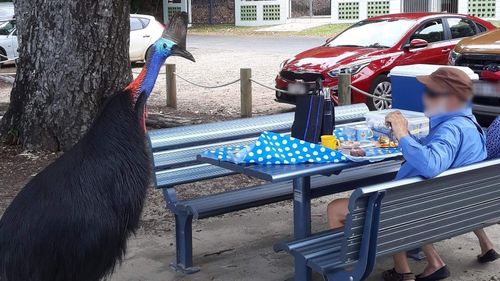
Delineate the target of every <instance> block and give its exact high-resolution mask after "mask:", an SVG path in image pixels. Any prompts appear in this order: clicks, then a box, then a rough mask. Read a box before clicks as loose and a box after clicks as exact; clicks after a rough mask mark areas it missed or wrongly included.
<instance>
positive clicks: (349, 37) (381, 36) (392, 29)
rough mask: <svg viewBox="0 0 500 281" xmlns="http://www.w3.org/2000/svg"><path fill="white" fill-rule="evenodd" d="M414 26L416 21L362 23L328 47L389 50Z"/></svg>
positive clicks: (334, 40)
mask: <svg viewBox="0 0 500 281" xmlns="http://www.w3.org/2000/svg"><path fill="white" fill-rule="evenodd" d="M414 24H415V21H414V20H407V19H398V20H386V19H384V20H365V21H361V22H358V23H356V24H354V25H353V26H351V27H350V28H349V29H347V30H346V31H344V32H343V33H341V34H339V35H338V36H337V37H335V38H334V39H333V40H332V41H330V42H328V44H327V46H329V47H370V48H389V47H392V46H394V45H395V44H396V43H397V42H398V41H399V40H400V39H401V38H402V37H403V36H404V35H405V34H406V33H407V32H408V30H409V29H410V28H411V27H412V26H413V25H414Z"/></svg>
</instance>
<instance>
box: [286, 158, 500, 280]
mask: <svg viewBox="0 0 500 281" xmlns="http://www.w3.org/2000/svg"><path fill="white" fill-rule="evenodd" d="M499 170H500V160H492V161H487V162H483V163H479V164H474V165H471V166H468V167H462V168H457V169H453V170H449V171H447V172H445V173H443V174H442V175H440V176H438V177H436V178H433V179H428V180H424V179H421V178H412V179H405V180H399V181H393V182H391V183H385V184H377V185H374V186H370V187H366V188H359V189H356V190H355V191H354V193H353V194H352V196H351V198H350V199H349V215H348V217H347V219H346V226H345V227H344V229H343V230H331V231H326V232H323V233H320V234H317V235H314V236H312V237H309V238H306V239H302V240H299V241H293V242H290V243H288V244H286V246H285V247H284V249H285V250H286V251H288V252H289V253H291V254H292V255H294V256H295V257H299V258H303V259H305V260H306V261H307V265H308V266H309V267H310V268H312V269H313V270H314V271H316V272H319V273H321V274H323V275H324V276H325V277H326V278H327V279H328V280H335V281H337V280H364V279H365V278H367V277H368V275H369V274H370V273H371V271H372V269H373V267H374V264H375V259H376V257H380V256H385V255H391V254H395V253H398V252H402V251H408V250H411V249H415V248H418V247H421V246H423V245H426V244H429V243H433V242H438V241H442V240H444V239H448V238H452V237H455V236H458V235H462V234H465V233H468V232H471V231H473V230H475V229H478V228H482V227H486V226H489V225H493V224H496V223H499V222H500V174H499V173H498V171H499ZM343 231H344V232H343ZM349 267H352V268H354V269H353V270H349V271H348V270H346V268H349ZM350 278H352V279H350Z"/></svg>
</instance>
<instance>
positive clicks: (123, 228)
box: [0, 13, 194, 281]
mask: <svg viewBox="0 0 500 281" xmlns="http://www.w3.org/2000/svg"><path fill="white" fill-rule="evenodd" d="M187 22H188V17H187V14H186V13H178V14H175V15H174V16H173V17H172V18H171V20H170V22H169V27H168V28H167V29H166V30H165V32H164V34H163V36H162V38H160V39H158V40H157V41H156V42H155V43H154V44H153V46H152V48H151V50H152V52H151V55H150V56H149V57H148V62H147V63H146V65H145V66H144V68H143V70H142V72H141V74H139V76H138V77H137V78H136V79H135V80H134V81H133V82H132V83H131V84H130V85H129V86H128V87H127V88H126V89H125V90H123V91H122V92H120V93H117V94H115V95H114V96H112V97H110V98H109V99H108V101H107V102H106V103H105V106H104V108H103V109H102V111H101V112H100V114H99V117H97V119H96V121H95V122H94V124H93V126H92V127H91V129H90V130H89V132H88V133H87V134H86V135H85V136H84V137H83V139H82V140H80V141H79V142H78V143H77V144H76V145H75V146H74V147H73V148H72V149H71V150H69V151H68V152H66V153H65V154H64V155H63V156H61V157H60V158H59V159H57V160H56V161H55V162H54V163H52V164H51V165H49V166H48V167H47V168H45V169H44V170H43V171H42V172H40V173H39V174H38V175H37V176H36V177H34V178H33V179H32V180H31V181H30V182H29V183H28V184H27V185H26V186H25V187H24V188H23V189H22V190H21V192H20V193H19V194H18V195H17V197H16V198H14V200H13V201H12V203H11V204H10V206H9V207H8V208H7V210H6V211H5V213H4V215H3V217H2V218H1V219H0V281H97V280H100V279H102V278H103V277H105V276H106V275H107V274H110V273H111V272H112V271H113V269H114V267H115V264H116V263H117V262H118V261H120V260H121V259H122V257H123V255H124V253H125V247H126V241H127V238H128V237H129V236H130V234H131V233H133V232H134V230H136V229H137V227H138V224H139V217H140V215H141V211H142V207H143V203H144V198H145V196H146V189H147V187H148V181H149V178H150V163H151V162H150V160H149V158H148V149H147V146H146V143H145V142H146V140H145V131H146V126H145V120H144V118H145V117H144V112H145V106H146V101H147V98H148V97H149V95H150V94H151V91H152V90H153V87H154V84H155V81H156V78H157V77H158V73H159V71H160V68H161V66H162V65H163V63H164V62H165V60H166V59H167V58H168V57H169V56H181V57H184V58H187V59H189V60H193V61H194V58H193V56H192V55H191V54H190V53H189V52H188V51H187V50H186V49H185V42H186V38H185V37H186V31H187Z"/></svg>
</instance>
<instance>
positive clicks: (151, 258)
mask: <svg viewBox="0 0 500 281" xmlns="http://www.w3.org/2000/svg"><path fill="white" fill-rule="evenodd" d="M322 41H323V39H322V38H287V37H284V38H258V37H257V38H253V37H252V38H251V39H249V38H238V37H221V36H209V37H204V36H192V37H190V39H189V42H188V46H189V47H188V48H189V49H190V51H192V53H193V54H194V56H195V57H196V58H197V61H198V62H197V63H196V64H193V63H190V62H187V61H185V60H182V59H179V58H173V59H171V60H170V62H171V63H176V64H177V72H178V73H179V74H181V75H183V76H186V77H189V78H190V79H192V80H193V81H195V82H197V83H201V84H209V85H216V84H222V83H224V82H228V81H231V80H234V79H236V78H238V75H239V68H240V67H250V68H252V69H253V71H254V78H255V79H257V80H259V81H262V82H263V83H266V84H267V85H273V79H274V76H275V75H276V72H277V71H278V66H279V64H280V63H281V61H282V60H284V59H286V58H288V57H290V56H293V55H294V54H295V53H297V52H298V51H299V50H303V49H306V48H307V47H312V46H316V45H319V44H320V43H321V42H322ZM11 70H12V69H11ZM139 70H140V69H139V68H134V72H138V71H139ZM5 71H7V70H5ZM9 93H10V89H9V85H5V84H2V83H0V103H5V102H8V100H9V97H8V96H9ZM178 93H179V94H178V104H179V111H177V112H173V114H176V113H177V114H179V115H181V114H182V113H184V114H187V113H189V114H194V115H188V116H197V115H198V116H203V115H206V114H210V116H213V119H211V120H210V121H214V120H221V119H226V118H232V117H235V116H237V115H238V114H239V84H236V85H233V86H231V87H227V88H222V89H217V90H206V89H198V88H194V87H192V86H190V85H188V84H187V83H185V82H183V81H178ZM273 99H274V93H273V92H272V91H269V90H265V89H263V88H260V87H257V86H255V87H254V110H255V112H256V113H257V114H270V113H276V112H281V111H284V110H289V109H290V108H291V107H290V106H288V105H282V104H277V103H275V102H274V101H273ZM164 104H165V77H164V74H162V75H160V78H159V80H158V83H157V86H156V87H155V89H154V94H153V95H152V100H151V101H150V105H152V106H153V107H154V108H156V109H157V110H160V111H161V110H162V107H163V105H164ZM55 157H57V155H37V154H29V153H28V154H26V153H23V152H22V151H18V150H16V149H11V148H5V147H0V158H1V161H0V174H1V175H2V177H0V196H1V197H0V214H1V213H3V211H4V209H5V207H6V206H7V205H8V203H9V202H10V200H12V198H13V197H14V196H15V194H16V193H17V192H18V191H19V190H20V188H22V186H24V184H25V183H26V182H27V181H28V180H29V179H30V178H31V177H32V176H33V175H35V174H36V173H37V172H38V171H40V170H41V169H42V168H43V167H44V166H45V165H47V164H48V163H50V162H51V161H52V160H53V159H54V158H55ZM5 175H8V176H7V177H6V176H5ZM255 183H256V181H254V180H252V179H250V178H248V177H245V176H233V177H229V178H223V179H218V180H211V181H205V182H200V183H195V184H189V185H184V186H182V187H180V188H179V195H180V197H181V198H191V197H196V196H201V195H204V194H210V193H214V192H220V191H224V190H228V189H231V188H233V187H234V186H249V185H252V184H255ZM343 196H345V195H343ZM331 199H332V197H331V196H330V197H325V198H320V199H317V200H314V202H313V227H314V230H315V231H319V230H323V229H325V227H326V218H325V216H324V211H325V206H326V204H327V202H329V200H331ZM291 212H292V206H291V203H290V202H282V203H278V204H273V205H269V206H265V207H260V208H254V209H251V210H245V211H241V212H236V213H232V214H228V215H225V216H222V217H217V218H209V219H206V220H201V221H195V222H194V230H193V232H194V234H193V235H194V255H195V257H194V261H195V263H196V265H198V266H201V268H202V271H201V272H199V273H197V274H194V275H189V276H184V275H182V274H178V273H175V272H174V271H172V270H171V269H170V268H169V266H168V265H169V263H170V262H171V261H172V260H174V258H175V245H174V242H175V236H174V233H175V232H174V229H175V226H174V224H173V219H172V215H171V214H170V213H168V212H167V211H165V209H164V201H163V196H162V194H161V192H160V191H158V190H153V189H151V190H150V192H149V194H148V198H147V202H146V207H145V210H144V213H143V217H142V220H141V228H140V229H139V231H138V232H137V236H136V237H133V238H131V239H130V241H129V250H128V253H127V256H126V259H125V261H124V263H123V264H122V266H120V267H119V268H117V270H116V272H115V274H114V275H113V276H112V277H111V280H112V281H163V280H166V281H170V280H179V281H189V280H193V281H194V280H221V281H234V280H285V279H287V278H289V277H291V276H292V275H293V267H292V265H293V260H292V258H291V257H290V256H289V255H287V254H283V253H280V254H277V253H274V252H273V250H272V246H273V244H275V243H277V242H280V241H283V240H289V239H290V235H291V233H292V220H291V217H292V214H291ZM488 232H489V233H490V235H491V236H492V238H493V241H494V242H495V243H496V244H497V247H498V248H500V226H498V225H497V226H494V227H491V228H490V229H489V230H488ZM437 247H438V249H439V250H440V252H441V253H442V254H443V257H444V258H445V260H446V261H447V262H448V263H449V265H450V266H451V269H452V271H453V277H452V278H451V279H449V280H452V281H466V280H467V281H470V280H478V281H491V280H500V279H499V276H500V267H499V266H498V265H499V264H500V263H496V264H490V265H485V266H480V265H478V264H476V263H475V255H476V254H477V253H478V248H479V247H478V244H477V242H476V240H475V239H474V237H473V236H472V235H464V236H461V237H458V238H455V239H452V240H447V241H444V242H441V243H438V244H437ZM423 266H424V264H423V263H422V262H420V263H416V264H415V271H416V272H420V270H421V269H422V267H423ZM390 267H391V261H390V259H389V258H383V259H380V260H379V261H378V263H377V268H376V272H374V274H373V275H372V277H370V279H369V280H370V281H374V280H381V279H380V278H379V276H380V272H381V271H382V270H384V269H387V268H390ZM316 277H317V280H321V278H319V277H318V276H316Z"/></svg>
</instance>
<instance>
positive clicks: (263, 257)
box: [111, 198, 500, 281]
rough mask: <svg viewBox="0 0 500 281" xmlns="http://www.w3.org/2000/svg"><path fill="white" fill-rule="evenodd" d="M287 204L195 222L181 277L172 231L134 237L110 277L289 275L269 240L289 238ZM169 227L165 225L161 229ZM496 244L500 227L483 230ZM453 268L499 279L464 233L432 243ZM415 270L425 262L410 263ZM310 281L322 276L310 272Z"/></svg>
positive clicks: (458, 273) (455, 278)
mask: <svg viewBox="0 0 500 281" xmlns="http://www.w3.org/2000/svg"><path fill="white" fill-rule="evenodd" d="M329 199H331V198H321V199H318V200H315V201H314V203H313V228H314V231H320V230H323V229H325V227H326V217H325V215H324V210H325V207H326V204H327V202H329ZM291 211H292V207H291V204H290V203H280V204H274V205H271V206H268V207H263V208H256V209H252V210H247V211H243V212H238V213H236V214H231V215H226V216H223V217H220V218H211V219H208V220H202V221H195V223H194V230H193V232H194V249H195V253H194V255H195V263H196V264H197V265H199V266H201V271H200V272H198V273H196V274H193V275H187V276H186V275H182V274H179V273H175V272H174V271H172V270H171V269H170V268H169V266H168V264H169V263H170V262H171V261H172V260H173V259H174V256H175V248H174V244H173V243H174V241H175V240H174V233H173V232H172V231H170V232H168V233H166V234H165V235H162V236H142V235H140V236H137V237H135V238H132V239H131V240H130V242H129V249H128V254H127V257H126V259H125V261H124V263H123V265H122V266H121V267H120V268H118V269H117V271H116V273H115V274H114V275H113V276H112V278H111V281H160V280H176V281H198V280H200V281H201V280H203V281H206V280H220V281H234V280H238V281H247V280H248V281H250V280H276V281H278V280H280V281H283V280H285V279H287V278H289V277H291V276H292V275H293V270H292V266H293V259H292V258H291V257H290V256H289V255H288V254H284V253H278V254H277V253H274V252H273V250H272V246H273V244H274V243H277V242H279V241H283V240H289V239H290V234H291V231H292V220H291V216H292V215H291ZM167 228H171V229H173V226H166V225H165V229H167ZM487 231H488V233H489V235H490V236H491V238H492V240H493V241H494V242H495V243H496V244H497V247H498V248H500V243H499V242H500V226H499V225H496V226H493V227H491V228H489V229H488V230H487ZM436 247H437V248H438V250H439V252H440V253H441V254H442V256H443V258H444V260H445V261H446V262H447V263H448V264H449V266H450V267H451V270H452V274H453V275H452V278H450V279H448V280H450V281H471V280H477V281H492V280H500V278H499V277H500V266H499V265H500V262H497V263H496V264H489V265H479V264H477V263H476V262H475V257H476V255H477V254H478V251H479V250H478V249H479V245H478V243H477V240H476V239H475V237H474V235H471V234H467V235H464V236H460V237H457V238H454V239H450V240H447V241H443V242H440V243H438V244H437V245H436ZM412 265H413V267H414V270H415V272H417V273H419V272H420V271H421V270H422V269H423V267H424V265H425V263H424V262H412ZM391 267H392V260H391V258H390V257H386V258H382V259H379V260H378V261H377V267H376V270H375V272H374V273H373V274H372V276H371V277H370V278H369V279H368V281H375V280H380V274H381V272H382V271H383V270H385V269H388V268H391ZM315 280H322V279H321V277H320V276H315Z"/></svg>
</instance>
